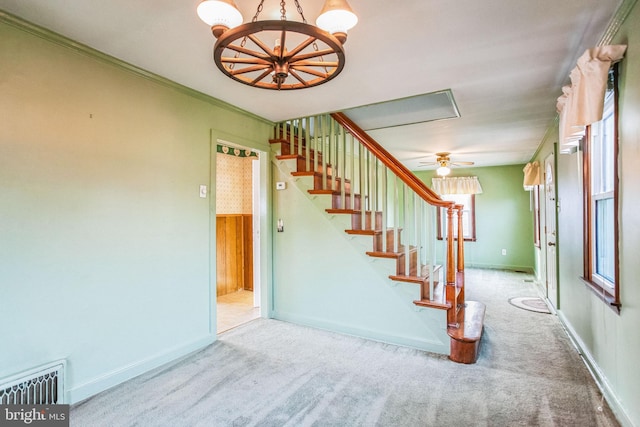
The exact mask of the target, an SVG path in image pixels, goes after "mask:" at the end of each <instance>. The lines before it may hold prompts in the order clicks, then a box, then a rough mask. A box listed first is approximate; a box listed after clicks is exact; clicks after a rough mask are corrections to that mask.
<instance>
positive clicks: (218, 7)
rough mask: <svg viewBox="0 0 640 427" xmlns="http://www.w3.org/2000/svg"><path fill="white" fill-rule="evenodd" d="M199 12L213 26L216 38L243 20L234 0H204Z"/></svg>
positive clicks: (201, 17)
mask: <svg viewBox="0 0 640 427" xmlns="http://www.w3.org/2000/svg"><path fill="white" fill-rule="evenodd" d="M197 12H198V16H199V17H200V19H202V20H203V21H204V22H205V23H206V24H208V25H209V26H210V27H211V31H213V35H214V36H215V37H216V38H217V37H219V36H220V35H221V34H222V33H223V32H224V31H226V30H228V29H231V28H234V27H237V26H238V25H240V24H242V22H243V18H242V14H241V13H240V11H239V10H238V7H237V6H236V4H235V3H234V2H233V0H203V1H202V2H201V3H200V4H199V5H198V9H197Z"/></svg>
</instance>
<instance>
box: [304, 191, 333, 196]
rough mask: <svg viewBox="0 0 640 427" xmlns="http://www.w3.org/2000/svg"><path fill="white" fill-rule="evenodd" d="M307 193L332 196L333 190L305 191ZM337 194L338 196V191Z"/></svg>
mask: <svg viewBox="0 0 640 427" xmlns="http://www.w3.org/2000/svg"><path fill="white" fill-rule="evenodd" d="M307 191H308V192H309V194H330V195H333V194H334V193H335V191H334V190H307ZM338 194H340V192H339V191H338Z"/></svg>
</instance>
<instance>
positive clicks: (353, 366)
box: [71, 270, 618, 427]
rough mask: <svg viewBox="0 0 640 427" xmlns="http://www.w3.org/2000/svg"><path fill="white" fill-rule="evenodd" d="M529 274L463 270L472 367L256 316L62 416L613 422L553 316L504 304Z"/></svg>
mask: <svg viewBox="0 0 640 427" xmlns="http://www.w3.org/2000/svg"><path fill="white" fill-rule="evenodd" d="M529 277H530V276H527V275H524V274H521V273H508V272H499V271H489V270H472V271H469V272H468V273H467V295H468V296H469V299H475V300H479V301H482V302H484V303H485V304H486V305H487V314H486V323H485V331H484V338H483V344H482V346H481V351H480V357H479V360H478V362H477V363H476V364H475V365H460V364H455V363H453V362H451V361H449V360H448V359H447V358H446V357H444V356H439V355H433V354H429V353H425V352H422V351H418V350H414V349H410V348H403V347H397V346H394V345H389V344H384V343H379V342H373V341H369V340H365V339H360V338H354V337H349V336H345V335H340V334H336V333H332V332H327V331H322V330H317V329H311V328H307V327H301V326H297V325H293V324H289V323H284V322H280V321H276V320H266V319H258V320H255V321H252V322H250V323H247V324H245V325H244V326H241V327H238V328H234V329H232V330H230V331H229V332H227V333H224V334H222V335H221V336H220V339H219V340H218V341H217V342H216V343H214V344H212V345H211V346H209V347H208V348H206V349H204V350H202V351H200V352H198V353H197V354H194V355H192V356H190V357H188V358H186V359H184V360H182V361H181V362H179V363H177V364H175V365H173V366H167V367H165V368H161V369H157V370H155V371H153V372H150V373H147V374H145V375H142V376H141V377H138V378H136V379H134V380H132V381H129V382H127V383H125V384H123V385H121V386H118V387H115V388H114V389H112V390H109V391H107V392H104V393H102V394H100V395H98V396H96V397H94V398H92V399H89V400H88V401H86V402H84V403H81V404H79V405H76V406H74V407H73V408H72V410H71V425H72V426H92V427H99V426H172V427H175V426H274V427H275V426H278V427H280V426H295V427H298V426H366V427H368V426H393V427H398V426H563V427H564V426H580V427H586V426H617V425H618V424H617V422H616V420H615V418H614V416H613V414H612V413H611V411H610V409H609V408H608V406H607V405H606V402H605V403H604V405H602V410H599V407H600V406H601V404H602V401H601V396H600V393H599V391H598V389H597V387H596V385H595V383H594V381H593V379H592V378H591V376H590V374H589V372H588V371H587V369H586V367H585V365H584V364H583V362H582V360H581V359H580V356H579V355H578V353H577V352H576V350H575V349H574V348H573V347H572V346H571V344H570V342H569V340H568V337H567V336H566V335H565V333H564V331H563V330H562V328H561V325H560V324H559V322H558V319H557V318H556V317H555V316H554V315H541V314H539V313H534V312H530V311H526V310H521V309H518V308H516V307H514V306H512V305H511V304H509V303H508V301H507V300H508V298H511V297H517V296H536V291H535V289H534V288H533V285H532V284H531V283H526V282H524V281H523V279H525V278H529ZM381 315H384V314H383V313H381Z"/></svg>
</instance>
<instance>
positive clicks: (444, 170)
mask: <svg viewBox="0 0 640 427" xmlns="http://www.w3.org/2000/svg"><path fill="white" fill-rule="evenodd" d="M450 173H451V169H449V168H448V167H446V166H440V167H439V168H438V169H436V174H438V176H447V175H449V174H450Z"/></svg>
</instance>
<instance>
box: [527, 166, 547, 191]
mask: <svg viewBox="0 0 640 427" xmlns="http://www.w3.org/2000/svg"><path fill="white" fill-rule="evenodd" d="M522 172H524V182H523V184H522V185H523V187H524V189H525V190H526V191H531V190H533V187H534V186H536V185H540V184H542V181H541V180H540V162H537V161H536V162H531V163H527V165H526V166H525V167H524V169H522Z"/></svg>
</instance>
